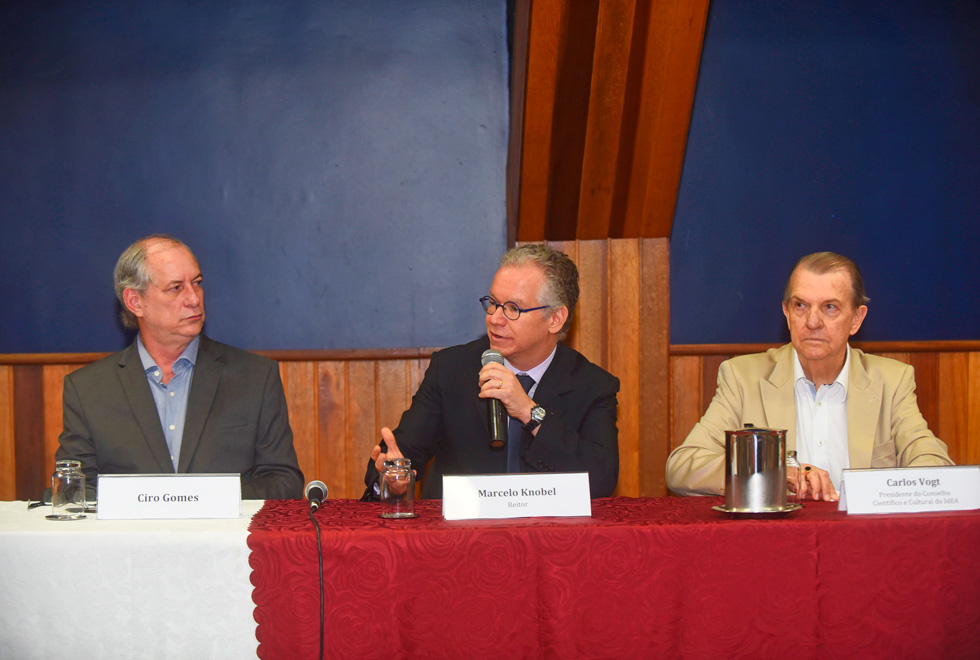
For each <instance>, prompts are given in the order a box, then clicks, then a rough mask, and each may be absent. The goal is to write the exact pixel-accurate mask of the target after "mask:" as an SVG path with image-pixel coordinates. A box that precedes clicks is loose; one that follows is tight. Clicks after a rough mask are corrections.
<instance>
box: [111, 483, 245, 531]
mask: <svg viewBox="0 0 980 660" xmlns="http://www.w3.org/2000/svg"><path fill="white" fill-rule="evenodd" d="M241 512H242V480H241V476H240V475H238V474H235V473H230V474H100V475H99V505H98V518H99V520H149V519H164V518H166V519H180V518H182V519H188V518H237V517H238V516H239V515H241Z"/></svg>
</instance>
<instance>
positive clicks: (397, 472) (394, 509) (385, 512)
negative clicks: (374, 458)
mask: <svg viewBox="0 0 980 660" xmlns="http://www.w3.org/2000/svg"><path fill="white" fill-rule="evenodd" d="M379 479H380V481H381V483H380V488H379V490H380V491H381V517H382V518H414V517H415V473H414V472H413V471H412V461H411V460H409V459H407V458H390V459H388V460H386V461H385V465H384V471H383V472H382V473H381V476H380V477H379Z"/></svg>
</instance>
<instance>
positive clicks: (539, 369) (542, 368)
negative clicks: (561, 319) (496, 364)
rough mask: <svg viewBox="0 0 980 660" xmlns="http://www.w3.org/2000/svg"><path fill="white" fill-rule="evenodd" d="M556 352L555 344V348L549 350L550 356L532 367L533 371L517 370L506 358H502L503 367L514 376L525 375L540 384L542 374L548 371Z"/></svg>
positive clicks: (556, 346) (556, 345)
mask: <svg viewBox="0 0 980 660" xmlns="http://www.w3.org/2000/svg"><path fill="white" fill-rule="evenodd" d="M557 352H558V344H555V347H554V348H553V349H551V355H549V356H548V357H546V358H545V359H544V362H542V363H541V364H539V365H538V366H536V367H534V368H533V369H526V370H522V369H518V368H517V367H515V366H514V365H512V364H511V363H510V361H509V360H508V359H507V358H504V366H505V367H507V368H508V369H510V370H511V371H513V372H514V373H515V374H527V375H528V376H530V377H531V378H533V379H534V382H535V383H540V382H541V379H542V378H543V377H544V372H546V371H547V370H548V367H549V366H551V361H552V360H554V359H555V353H557Z"/></svg>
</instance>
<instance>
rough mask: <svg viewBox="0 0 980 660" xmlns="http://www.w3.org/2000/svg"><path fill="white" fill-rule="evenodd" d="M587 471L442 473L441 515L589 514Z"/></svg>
mask: <svg viewBox="0 0 980 660" xmlns="http://www.w3.org/2000/svg"><path fill="white" fill-rule="evenodd" d="M591 515H592V498H591V497H590V491H589V474H588V472H533V473H525V474H480V475H448V474H447V475H444V476H443V477H442V517H443V518H445V519H446V520H473V519H478V518H535V517H538V516H560V517H572V516H591Z"/></svg>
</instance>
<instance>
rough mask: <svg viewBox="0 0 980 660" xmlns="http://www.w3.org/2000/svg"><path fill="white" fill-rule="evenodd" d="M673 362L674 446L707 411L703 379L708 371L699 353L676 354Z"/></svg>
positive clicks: (672, 439) (672, 436)
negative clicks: (704, 402)
mask: <svg viewBox="0 0 980 660" xmlns="http://www.w3.org/2000/svg"><path fill="white" fill-rule="evenodd" d="M670 365H671V367H670V397H671V401H670V411H671V412H670V430H671V433H670V436H671V449H673V448H675V447H678V446H680V445H681V444H683V442H684V439H685V438H687V434H688V433H690V431H691V429H692V428H694V425H695V424H697V422H698V420H699V419H701V415H702V414H703V413H702V411H703V409H704V406H703V405H702V399H703V387H702V385H701V379H702V374H704V371H703V368H702V366H701V357H700V356H698V355H680V356H675V357H672V358H671V360H670Z"/></svg>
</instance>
